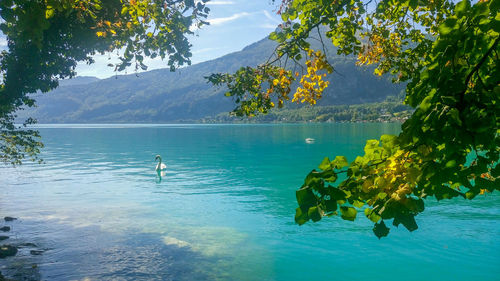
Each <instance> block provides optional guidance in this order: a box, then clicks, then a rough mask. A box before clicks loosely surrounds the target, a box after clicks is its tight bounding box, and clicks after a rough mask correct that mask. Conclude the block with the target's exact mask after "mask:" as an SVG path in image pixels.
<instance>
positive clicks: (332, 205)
mask: <svg viewBox="0 0 500 281" xmlns="http://www.w3.org/2000/svg"><path fill="white" fill-rule="evenodd" d="M336 210H337V201H336V200H325V211H326V212H328V213H331V212H335V211H336Z"/></svg>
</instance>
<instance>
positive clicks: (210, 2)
mask: <svg viewBox="0 0 500 281" xmlns="http://www.w3.org/2000/svg"><path fill="white" fill-rule="evenodd" d="M233 4H234V2H233V1H219V0H214V1H209V2H207V5H233Z"/></svg>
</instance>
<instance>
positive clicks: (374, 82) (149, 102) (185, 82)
mask: <svg viewBox="0 0 500 281" xmlns="http://www.w3.org/2000/svg"><path fill="white" fill-rule="evenodd" d="M314 44H315V43H313V45H314ZM275 46H276V44H275V43H274V42H273V41H270V40H268V39H263V40H261V41H259V42H256V43H254V44H252V45H250V46H248V47H246V48H244V49H243V50H242V51H240V52H236V53H232V54H228V55H226V56H223V57H221V58H218V59H215V60H212V61H207V62H203V63H200V64H196V65H193V66H189V67H185V68H182V69H179V70H177V71H176V72H170V71H169V70H168V69H160V70H153V71H149V72H144V73H140V74H139V75H136V74H130V75H118V76H115V77H111V78H108V79H104V80H98V79H96V78H92V77H79V78H76V79H73V80H68V81H62V83H61V86H60V87H59V88H58V89H56V90H54V91H52V92H49V93H47V94H40V95H39V96H38V97H37V101H38V108H36V109H35V110H34V111H32V110H30V111H25V112H22V113H21V114H20V115H21V117H23V116H33V117H35V118H37V119H38V120H39V122H40V123H126V122H129V123H130V122H140V123H142V122H153V123H159V122H182V121H197V120H200V119H202V118H207V117H214V116H216V115H218V114H220V113H223V112H228V111H231V110H232V109H233V107H234V104H233V102H232V101H231V100H230V99H228V98H226V97H224V89H217V88H214V87H212V86H211V85H210V84H208V83H207V82H206V80H205V79H204V77H205V76H207V75H209V74H211V73H214V72H232V71H235V70H236V69H237V68H239V67H241V66H242V65H250V66H255V65H257V64H259V63H262V62H264V61H265V60H266V59H267V58H268V57H269V55H270V54H271V53H272V51H273V50H274V48H275ZM316 47H318V48H319V46H316ZM328 51H329V52H328V53H329V56H330V57H332V58H333V60H332V61H333V62H334V67H335V70H336V73H333V74H332V75H330V76H329V77H328V80H330V81H331V86H330V87H328V88H327V90H326V94H325V95H324V98H323V99H322V100H321V101H320V102H319V103H318V104H319V105H345V104H360V103H367V102H380V101H383V100H385V98H386V96H388V95H396V94H398V93H399V92H400V90H401V87H397V86H394V85H393V84H391V83H390V81H389V78H388V77H382V78H380V77H375V76H374V75H373V74H372V71H371V69H367V68H362V67H357V66H355V64H354V62H355V60H354V58H349V57H347V58H346V57H337V56H336V51H335V50H333V49H330V50H328ZM288 107H289V108H296V107H297V106H296V105H289V106H288Z"/></svg>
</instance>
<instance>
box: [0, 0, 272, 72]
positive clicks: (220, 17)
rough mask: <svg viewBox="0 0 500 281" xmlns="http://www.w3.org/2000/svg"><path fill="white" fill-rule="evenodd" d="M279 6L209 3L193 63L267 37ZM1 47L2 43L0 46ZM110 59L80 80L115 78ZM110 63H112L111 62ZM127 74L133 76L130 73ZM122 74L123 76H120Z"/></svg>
mask: <svg viewBox="0 0 500 281" xmlns="http://www.w3.org/2000/svg"><path fill="white" fill-rule="evenodd" d="M277 5H278V4H273V3H272V1H271V0H211V1H210V2H208V7H209V8H210V14H209V17H208V21H209V22H210V25H209V26H204V27H203V28H202V29H201V30H197V31H195V36H191V37H190V38H189V41H190V42H191V44H192V45H193V47H192V53H193V57H192V63H193V64H195V63H199V62H203V61H207V60H211V59H215V58H218V57H220V56H223V55H225V54H228V53H232V52H236V51H239V50H241V49H243V48H244V47H245V46H247V45H249V44H251V43H254V42H256V41H258V40H261V39H262V38H264V37H266V36H267V35H268V34H269V33H270V32H272V31H274V29H275V28H276V26H277V25H278V24H279V23H280V16H279V15H276V10H277V8H278V7H277ZM0 44H1V42H0ZM108 58H109V55H104V56H96V57H95V60H96V63H94V64H92V65H85V64H81V65H79V66H78V67H77V72H78V75H79V76H96V77H99V78H106V77H110V76H113V75H115V73H114V72H113V68H111V67H108V66H107V64H108V63H109V62H110V61H109V60H108ZM112 60H113V59H112ZM145 63H146V65H147V66H148V70H152V69H158V68H165V67H167V63H166V61H161V60H160V59H155V60H151V59H145ZM127 72H128V73H134V69H129V70H128V71H127ZM119 74H122V73H119Z"/></svg>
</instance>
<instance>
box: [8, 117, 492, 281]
mask: <svg viewBox="0 0 500 281" xmlns="http://www.w3.org/2000/svg"><path fill="white" fill-rule="evenodd" d="M398 130H399V125H397V124H301V125H58V126H41V128H40V132H41V134H42V136H43V141H44V143H45V145H46V147H45V148H44V151H43V155H42V156H43V158H44V160H45V162H46V163H45V164H42V165H37V164H26V165H23V166H22V167H17V168H10V167H1V168H0V182H1V183H2V187H1V188H2V196H1V197H0V215H1V216H14V217H18V218H19V220H17V221H14V222H12V223H5V224H8V225H10V226H11V227H12V231H11V232H10V234H9V235H10V236H11V238H10V239H9V240H6V241H8V243H11V244H15V243H25V242H33V243H35V244H37V247H36V248H32V247H31V248H30V247H25V248H22V249H21V251H20V252H19V253H18V255H17V256H16V257H14V258H7V259H4V260H0V266H1V267H0V271H2V273H4V274H5V273H7V274H10V275H13V274H19V271H20V270H19V268H24V272H23V274H26V273H29V274H30V275H31V276H32V277H36V278H40V279H43V280H313V279H323V280H347V279H350V280H381V279H384V280H479V279H480V280H500V279H499V277H498V276H500V242H499V241H498V237H500V224H499V222H500V204H499V203H500V196H499V195H498V194H489V195H487V196H481V197H479V198H478V199H477V200H474V201H465V200H460V199H457V200H451V201H447V202H444V201H442V202H436V201H435V200H432V199H430V200H427V201H426V211H425V212H424V213H423V214H421V215H419V216H418V217H417V223H418V224H419V229H418V230H417V231H415V232H413V233H409V232H408V231H407V230H406V229H404V228H399V229H397V228H393V229H391V234H390V235H389V237H387V238H383V239H382V240H378V239H377V238H376V237H375V236H374V235H373V234H372V232H371V228H372V227H373V226H372V224H371V223H370V222H368V221H367V220H366V219H364V218H363V217H361V218H360V219H359V220H357V221H356V222H346V221H342V220H341V219H340V218H336V217H335V218H332V219H324V220H322V221H321V222H319V223H315V224H312V223H308V224H306V225H304V226H300V227H299V226H297V225H295V224H294V222H293V216H294V212H295V208H296V202H295V190H296V189H297V188H298V187H299V186H300V185H301V184H302V182H303V179H304V176H305V175H306V174H307V173H308V172H309V171H310V170H311V169H313V168H315V167H316V166H317V165H318V164H319V163H320V162H321V160H322V159H323V157H324V156H331V157H332V156H335V155H337V154H342V155H347V156H350V157H351V159H352V157H354V156H355V155H356V153H360V152H361V151H362V148H363V144H364V141H365V140H366V139H367V138H378V136H379V135H380V134H384V133H397V132H398ZM306 138H314V139H316V141H315V142H314V143H312V144H309V143H306V142H305V139H306ZM156 154H161V155H162V156H163V160H164V162H165V163H166V164H167V167H168V170H167V172H166V174H165V175H164V176H163V177H162V178H161V179H160V178H159V177H158V176H157V174H156V172H155V171H154V167H155V165H156V163H155V162H154V157H155V155H156ZM32 249H42V250H45V252H44V253H43V254H42V255H39V256H33V255H31V254H30V253H29V251H30V250H32ZM34 264H36V267H33V265H34Z"/></svg>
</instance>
